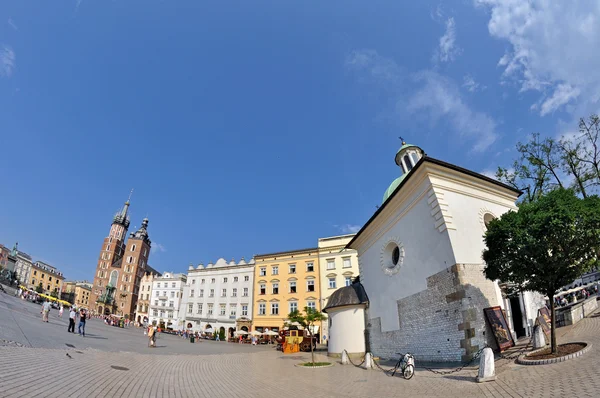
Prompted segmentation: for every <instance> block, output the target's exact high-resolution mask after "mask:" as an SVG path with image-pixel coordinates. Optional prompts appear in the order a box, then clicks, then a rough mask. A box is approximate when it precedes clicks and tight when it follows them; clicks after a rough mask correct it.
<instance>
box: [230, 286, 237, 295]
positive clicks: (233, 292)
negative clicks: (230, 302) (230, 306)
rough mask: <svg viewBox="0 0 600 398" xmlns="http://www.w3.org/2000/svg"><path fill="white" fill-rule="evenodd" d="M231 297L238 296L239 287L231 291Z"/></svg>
mask: <svg viewBox="0 0 600 398" xmlns="http://www.w3.org/2000/svg"><path fill="white" fill-rule="evenodd" d="M231 297H237V289H235V288H234V289H233V290H232V291H231Z"/></svg>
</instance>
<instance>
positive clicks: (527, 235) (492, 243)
mask: <svg viewBox="0 0 600 398" xmlns="http://www.w3.org/2000/svg"><path fill="white" fill-rule="evenodd" d="M484 239H485V244H486V246H487V248H486V249H485V250H484V252H483V259H484V261H485V263H486V266H485V269H484V273H485V276H486V278H488V279H491V280H499V281H500V282H503V283H509V284H514V285H516V286H517V287H518V288H519V289H520V290H523V291H535V292H539V293H541V294H545V295H546V296H547V297H548V300H549V301H550V310H551V313H552V321H551V324H552V325H551V331H552V334H551V347H552V352H553V353H556V349H557V347H556V321H555V308H554V307H555V306H554V295H555V294H556V292H557V291H558V289H560V288H561V287H562V286H564V285H566V284H568V283H571V282H573V281H574V280H575V279H577V278H578V277H580V276H581V275H582V274H583V273H585V272H586V271H588V270H590V269H591V268H592V267H595V266H597V264H598V253H599V249H600V198H598V197H597V196H589V197H587V198H584V199H580V198H578V197H577V196H576V195H575V193H574V192H573V191H572V190H567V189H557V190H554V191H552V192H549V193H548V194H546V195H544V196H542V197H540V198H539V199H538V200H536V201H533V202H531V203H523V204H522V205H521V206H520V207H519V210H518V211H517V212H514V211H510V212H508V213H505V214H504V215H502V217H500V218H499V219H496V220H492V221H491V222H490V223H489V225H488V230H487V232H486V234H485V236H484Z"/></svg>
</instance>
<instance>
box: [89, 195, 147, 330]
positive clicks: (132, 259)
mask: <svg viewBox="0 0 600 398" xmlns="http://www.w3.org/2000/svg"><path fill="white" fill-rule="evenodd" d="M128 210H129V200H127V202H125V205H124V206H123V208H122V209H121V210H120V211H119V212H118V213H117V214H115V216H114V218H113V222H112V225H111V227H110V231H109V233H108V236H107V237H106V238H104V243H103V244H102V249H101V250H100V258H99V259H98V266H97V267H96V274H95V275H94V285H93V288H92V294H91V296H90V309H91V310H92V312H94V313H97V314H102V315H108V314H114V315H120V316H125V315H127V316H128V317H129V319H133V315H134V313H135V310H136V304H137V300H138V293H139V288H140V280H141V278H142V277H143V276H144V274H145V273H146V270H147V269H148V268H149V267H148V257H149V256H150V247H151V241H150V238H149V237H148V219H147V218H144V219H143V220H142V226H141V227H140V228H139V229H138V230H137V231H135V232H132V233H131V234H130V235H129V239H128V240H127V241H125V240H126V237H127V229H128V228H129V222H130V221H129V215H128V214H127V213H128Z"/></svg>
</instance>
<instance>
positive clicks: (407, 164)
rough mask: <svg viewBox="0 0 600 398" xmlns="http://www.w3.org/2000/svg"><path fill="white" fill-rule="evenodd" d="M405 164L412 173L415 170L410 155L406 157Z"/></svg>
mask: <svg viewBox="0 0 600 398" xmlns="http://www.w3.org/2000/svg"><path fill="white" fill-rule="evenodd" d="M404 163H405V164H406V167H407V170H408V171H411V170H412V168H413V164H412V161H411V159H410V157H409V156H408V154H407V155H404Z"/></svg>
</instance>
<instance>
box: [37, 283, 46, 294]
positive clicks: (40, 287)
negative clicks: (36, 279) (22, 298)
mask: <svg viewBox="0 0 600 398" xmlns="http://www.w3.org/2000/svg"><path fill="white" fill-rule="evenodd" d="M35 291H36V292H38V293H44V287H43V286H42V282H40V284H39V285H37V286H36V287H35Z"/></svg>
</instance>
